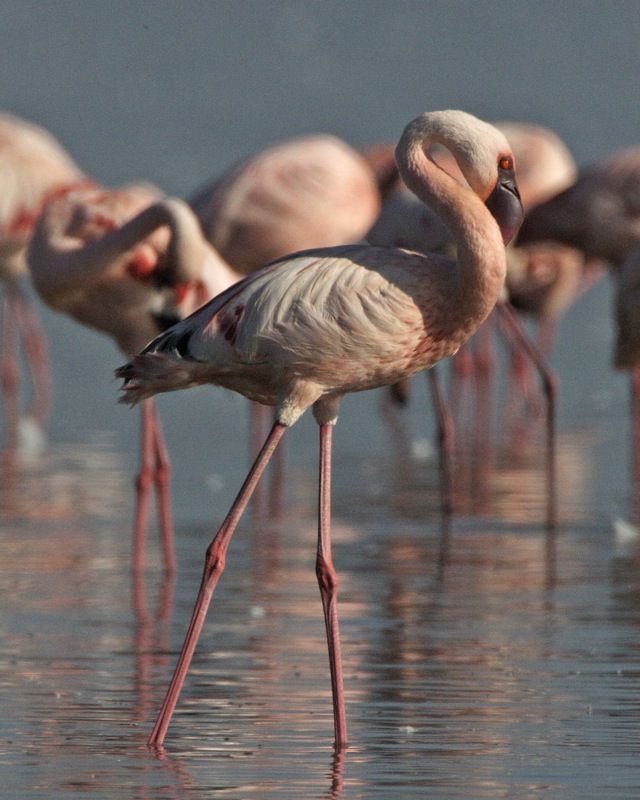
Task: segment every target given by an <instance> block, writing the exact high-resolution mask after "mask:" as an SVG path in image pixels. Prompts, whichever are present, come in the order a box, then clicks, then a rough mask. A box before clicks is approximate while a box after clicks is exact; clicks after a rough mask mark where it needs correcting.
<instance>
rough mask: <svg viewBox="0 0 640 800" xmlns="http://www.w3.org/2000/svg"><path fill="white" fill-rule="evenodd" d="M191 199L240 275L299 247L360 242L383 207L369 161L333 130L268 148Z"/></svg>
mask: <svg viewBox="0 0 640 800" xmlns="http://www.w3.org/2000/svg"><path fill="white" fill-rule="evenodd" d="M188 202H189V205H190V206H191V207H192V208H193V210H194V212H195V214H196V216H197V217H198V219H199V220H200V223H201V225H202V229H203V231H204V233H205V236H206V238H207V239H208V241H209V242H211V244H212V245H213V246H214V247H215V248H216V250H217V251H218V253H220V255H221V256H222V258H224V260H225V261H226V262H227V263H228V264H230V265H231V266H232V267H233V269H234V270H235V271H236V272H238V273H240V274H241V275H248V274H250V273H251V272H254V271H255V270H256V269H259V268H260V267H262V266H264V265H265V264H267V263H269V262H270V261H274V260H275V259H277V258H281V257H282V256H285V255H288V254H289V253H294V252H297V251H299V250H309V249H314V248H317V247H333V246H337V245H341V244H350V243H352V242H355V241H358V240H360V239H362V237H363V236H364V235H365V233H366V232H367V231H368V230H369V228H370V227H371V226H372V225H373V223H374V221H375V219H376V217H377V215H378V213H379V212H380V193H379V191H378V188H377V186H376V183H375V179H374V176H373V174H372V171H371V168H370V166H369V165H368V163H367V162H366V160H365V159H364V158H363V157H362V156H361V155H360V154H359V153H358V152H357V151H356V150H354V149H353V148H352V147H350V146H349V145H348V144H347V143H346V142H343V141H342V140H340V139H338V138H337V137H335V136H331V135H329V134H315V135H311V136H302V137H299V138H295V139H289V140H287V141H284V142H280V143H277V144H274V145H272V146H271V147H267V148H266V149H265V150H262V151H261V152H259V153H257V154H256V155H254V156H253V157H251V158H248V159H246V160H244V161H241V162H240V163H239V164H236V165H235V166H233V167H231V168H230V169H229V170H228V171H227V172H226V173H225V174H224V175H223V176H222V177H221V178H219V179H217V180H214V181H210V182H209V183H207V184H205V185H204V186H203V187H201V188H200V189H199V190H198V191H197V192H195V193H194V195H193V196H192V197H191V198H189V199H188Z"/></svg>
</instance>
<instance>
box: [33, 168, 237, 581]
mask: <svg viewBox="0 0 640 800" xmlns="http://www.w3.org/2000/svg"><path fill="white" fill-rule="evenodd" d="M28 259H29V265H30V268H31V272H32V276H33V282H34V286H35V288H36V290H37V292H38V293H39V294H40V296H41V297H42V299H43V300H44V301H45V302H46V303H48V304H49V305H50V306H51V307H52V308H54V309H56V310H57V311H61V312H63V313H65V314H68V315H69V316H71V317H73V318H74V319H76V320H77V321H78V322H81V323H83V324H85V325H89V326H90V327H93V328H96V329H98V330H100V331H102V332H103V333H106V334H108V335H109V336H111V337H112V338H113V339H114V340H115V342H116V344H117V345H118V346H119V347H120V349H121V350H122V352H123V353H125V354H126V355H131V354H133V353H135V352H137V351H138V350H140V349H141V348H142V347H144V345H145V344H146V343H147V342H149V341H150V340H151V339H153V338H154V336H156V335H157V334H158V333H159V332H160V331H161V330H164V329H165V328H167V327H169V326H170V325H171V324H173V323H174V322H176V321H177V320H179V319H181V318H182V317H184V316H185V315H186V314H188V313H189V312H191V311H193V310H194V309H195V308H197V307H198V306H199V305H201V304H202V303H203V302H205V301H206V300H208V299H210V298H211V297H213V296H214V295H215V294H217V293H218V292H219V291H221V290H223V289H225V288H226V287H227V286H230V285H231V284H232V283H234V282H235V281H236V280H237V279H238V277H239V276H238V275H236V274H235V273H234V272H233V271H232V270H231V269H230V268H229V267H228V266H227V265H226V264H225V263H224V262H223V260H222V259H220V257H219V256H218V255H217V254H216V253H215V251H214V250H213V248H211V247H210V245H209V244H208V243H207V242H206V241H205V240H204V238H203V236H202V233H201V231H200V227H199V224H198V221H197V220H196V218H195V216H194V215H193V212H192V211H191V210H190V208H189V207H188V206H187V205H186V204H185V203H183V202H182V201H180V200H177V199H173V198H163V197H162V195H161V193H160V191H159V190H158V189H156V188H155V187H152V186H150V185H142V184H139V185H130V186H127V187H124V188H122V189H118V190H105V189H101V188H94V189H84V190H76V191H71V192H67V193H66V194H65V195H64V196H62V197H59V198H57V199H55V200H53V201H51V202H50V203H49V204H48V205H47V207H46V208H45V210H44V213H43V214H42V216H41V218H40V220H39V222H38V224H37V226H36V229H35V232H34V234H33V238H32V240H31V244H30V246H29V251H28ZM141 448H142V454H141V468H140V473H139V476H138V480H137V510H136V521H135V528H134V555H133V566H134V569H136V570H137V569H139V568H141V567H142V561H143V554H144V545H145V539H146V531H147V525H148V513H149V499H150V498H149V494H150V489H151V483H152V482H153V483H155V485H156V490H157V493H158V501H159V511H160V524H161V530H162V541H163V549H164V558H165V567H166V568H167V569H168V570H172V569H173V568H174V566H175V555H174V551H173V530H172V520H171V509H170V498H169V459H168V455H167V452H166V447H165V444H164V440H163V437H162V432H161V429H160V424H159V420H158V417H157V414H156V411H155V409H154V406H153V403H152V402H148V403H145V404H144V405H143V407H142V445H141Z"/></svg>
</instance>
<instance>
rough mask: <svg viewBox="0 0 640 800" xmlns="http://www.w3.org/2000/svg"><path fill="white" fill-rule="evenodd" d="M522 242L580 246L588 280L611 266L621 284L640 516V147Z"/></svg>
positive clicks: (622, 345)
mask: <svg viewBox="0 0 640 800" xmlns="http://www.w3.org/2000/svg"><path fill="white" fill-rule="evenodd" d="M518 241H519V242H522V243H526V244H527V245H530V244H531V243H537V242H543V243H544V242H547V241H552V242H560V243H562V244H564V245H566V246H569V247H572V248H577V249H578V250H579V251H580V252H581V253H582V255H583V257H584V261H585V265H586V266H585V280H586V281H588V280H589V279H590V278H591V277H592V276H593V275H594V274H598V273H599V271H600V268H601V265H602V264H606V265H608V266H609V267H610V268H611V271H612V273H613V275H614V277H615V280H616V300H615V314H616V329H617V332H616V344H615V353H614V364H615V366H616V367H617V368H618V369H628V370H630V371H631V424H632V435H631V449H632V454H631V468H632V487H633V496H634V499H633V505H634V512H635V515H636V517H638V516H640V374H639V369H638V358H637V348H636V343H637V335H638V334H637V313H636V311H635V304H636V302H637V299H638V293H637V285H638V277H637V275H638V269H639V267H638V263H639V261H638V251H637V248H638V246H639V245H640V147H638V146H636V147H630V148H625V149H624V150H620V151H618V152H616V153H613V154H611V155H609V156H607V157H606V158H604V159H602V160H601V161H600V162H599V163H597V164H596V165H594V166H592V167H590V168H588V169H584V170H582V171H581V172H580V175H579V177H578V180H577V181H576V182H575V184H573V186H571V187H569V188H568V189H566V190H565V191H564V192H561V193H560V194H558V195H556V196H555V197H552V198H550V199H549V200H547V201H546V202H545V203H541V204H540V205H539V206H538V207H537V208H535V209H534V211H533V212H532V213H531V214H530V215H529V217H528V218H527V220H526V221H525V225H523V228H522V234H521V236H520V237H519V239H518Z"/></svg>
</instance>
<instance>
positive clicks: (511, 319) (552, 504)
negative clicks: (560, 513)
mask: <svg viewBox="0 0 640 800" xmlns="http://www.w3.org/2000/svg"><path fill="white" fill-rule="evenodd" d="M496 308H497V309H498V310H499V311H500V315H501V318H502V322H503V323H504V325H505V327H506V329H507V334H508V336H510V337H513V339H514V340H515V341H516V342H517V344H518V346H519V347H521V348H522V350H524V352H525V353H526V354H527V355H528V356H529V358H530V359H531V361H532V362H533V363H534V365H535V367H536V369H537V370H538V372H539V374H540V377H541V379H542V382H543V385H544V391H545V395H546V398H547V526H548V528H550V529H553V528H555V527H556V524H557V499H556V425H555V408H556V394H557V379H556V377H555V375H554V374H553V372H552V370H551V368H550V367H549V365H548V364H547V362H546V360H545V358H544V356H543V355H542V353H540V351H539V350H538V349H537V348H536V347H535V346H534V345H533V344H532V343H531V342H530V341H529V337H528V336H527V334H526V333H525V331H524V329H523V327H522V323H521V322H520V319H519V318H518V316H517V315H516V313H515V312H514V311H512V309H511V307H510V306H509V305H508V303H499V304H498V305H497V306H496Z"/></svg>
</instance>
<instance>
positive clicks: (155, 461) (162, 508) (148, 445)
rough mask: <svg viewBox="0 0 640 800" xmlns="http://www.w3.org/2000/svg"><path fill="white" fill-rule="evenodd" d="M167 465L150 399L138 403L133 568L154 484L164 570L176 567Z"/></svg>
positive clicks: (140, 557)
mask: <svg viewBox="0 0 640 800" xmlns="http://www.w3.org/2000/svg"><path fill="white" fill-rule="evenodd" d="M170 474H171V466H170V463H169V455H168V453H167V448H166V445H165V443H164V438H163V436H162V429H161V427H160V421H159V419H158V415H157V412H156V409H155V405H154V403H153V400H145V401H144V403H143V404H142V418H141V457H140V471H139V473H138V477H137V480H136V488H137V503H136V518H135V523H134V529H133V569H134V570H140V569H143V567H144V554H145V550H146V546H147V535H148V530H149V511H150V501H151V486H152V484H155V487H156V493H157V498H158V514H159V518H160V530H161V536H162V551H163V555H164V566H165V570H167V572H173V571H174V570H175V568H176V557H175V547H174V542H173V522H172V519H171V498H170V491H169V480H170Z"/></svg>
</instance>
